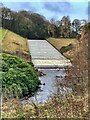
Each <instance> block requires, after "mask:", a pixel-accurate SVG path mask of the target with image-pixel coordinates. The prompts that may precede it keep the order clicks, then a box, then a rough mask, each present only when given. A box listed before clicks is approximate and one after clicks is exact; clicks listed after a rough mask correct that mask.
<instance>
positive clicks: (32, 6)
mask: <svg viewBox="0 0 90 120" xmlns="http://www.w3.org/2000/svg"><path fill="white" fill-rule="evenodd" d="M85 1H86V2H85ZM85 1H83V2H70V1H67V2H66V0H65V2H28V1H27V2H3V4H4V6H5V7H7V8H10V9H11V10H14V11H19V10H27V11H33V12H36V13H39V14H41V15H43V16H45V17H46V19H48V20H50V19H51V18H54V19H55V20H60V19H61V18H62V17H63V16H64V15H65V16H67V15H68V16H70V19H71V20H73V19H87V20H88V1H87V0H85Z"/></svg>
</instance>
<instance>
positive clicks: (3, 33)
mask: <svg viewBox="0 0 90 120" xmlns="http://www.w3.org/2000/svg"><path fill="white" fill-rule="evenodd" d="M5 32H6V30H5V29H1V28H0V40H2V39H3V37H4V35H5Z"/></svg>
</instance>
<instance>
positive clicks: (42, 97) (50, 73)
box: [22, 69, 67, 104]
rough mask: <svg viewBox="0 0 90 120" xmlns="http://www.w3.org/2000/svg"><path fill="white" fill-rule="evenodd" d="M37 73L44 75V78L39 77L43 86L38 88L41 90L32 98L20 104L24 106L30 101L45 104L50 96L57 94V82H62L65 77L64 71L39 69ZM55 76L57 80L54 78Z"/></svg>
mask: <svg viewBox="0 0 90 120" xmlns="http://www.w3.org/2000/svg"><path fill="white" fill-rule="evenodd" d="M39 71H42V72H43V73H44V74H45V75H44V76H41V77H39V79H40V80H41V83H42V84H44V85H41V86H40V87H41V88H40V89H39V90H38V91H37V92H36V93H35V95H34V96H33V97H29V98H27V99H26V100H23V101H22V103H24V104H27V103H31V101H34V102H35V103H36V104H41V103H44V102H47V101H48V99H49V97H50V96H52V95H53V94H54V93H57V86H56V83H57V80H59V81H62V82H63V78H64V77H65V70H64V69H39ZM56 76H58V77H59V78H56ZM62 92H63V91H62ZM64 92H65V91H64ZM66 92H67V91H66ZM63 94H65V93H63Z"/></svg>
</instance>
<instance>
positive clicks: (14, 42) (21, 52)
mask: <svg viewBox="0 0 90 120" xmlns="http://www.w3.org/2000/svg"><path fill="white" fill-rule="evenodd" d="M5 31H6V30H5V29H0V36H1V39H2V38H3V36H4V38H3V40H2V51H3V53H9V54H12V55H16V56H18V57H21V58H23V59H25V60H27V61H30V59H31V58H30V53H29V49H28V45H27V39H25V38H23V37H21V36H19V35H17V34H16V33H14V32H11V31H9V30H7V31H6V33H5Z"/></svg>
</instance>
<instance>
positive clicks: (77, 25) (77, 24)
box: [72, 19, 81, 33]
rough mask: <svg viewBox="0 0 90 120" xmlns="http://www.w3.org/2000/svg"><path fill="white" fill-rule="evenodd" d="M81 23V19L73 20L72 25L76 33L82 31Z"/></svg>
mask: <svg viewBox="0 0 90 120" xmlns="http://www.w3.org/2000/svg"><path fill="white" fill-rule="evenodd" d="M80 25H81V23H80V20H79V19H75V20H73V22H72V27H73V30H74V31H75V32H76V33H79V31H80Z"/></svg>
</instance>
